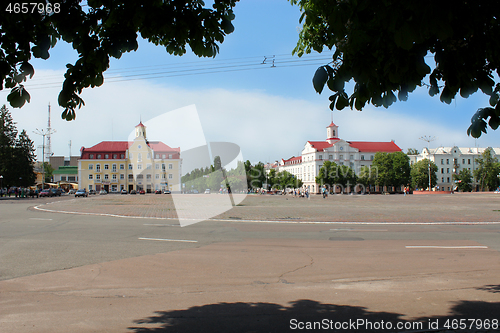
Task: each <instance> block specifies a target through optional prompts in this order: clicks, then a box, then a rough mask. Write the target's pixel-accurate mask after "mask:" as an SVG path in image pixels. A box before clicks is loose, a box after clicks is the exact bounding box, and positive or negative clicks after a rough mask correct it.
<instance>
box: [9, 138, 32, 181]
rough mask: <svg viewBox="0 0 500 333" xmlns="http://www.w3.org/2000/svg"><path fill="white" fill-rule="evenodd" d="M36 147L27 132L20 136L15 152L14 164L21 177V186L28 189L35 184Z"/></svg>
mask: <svg viewBox="0 0 500 333" xmlns="http://www.w3.org/2000/svg"><path fill="white" fill-rule="evenodd" d="M35 160H36V157H35V145H34V143H33V141H31V140H30V138H29V136H28V134H27V133H26V130H23V131H22V132H21V134H19V138H18V140H17V142H16V146H15V151H14V161H15V162H14V163H15V167H16V171H17V173H18V175H19V186H24V187H28V186H31V185H33V184H35V181H36V174H35V172H34V166H35Z"/></svg>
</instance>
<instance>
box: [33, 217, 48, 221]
mask: <svg viewBox="0 0 500 333" xmlns="http://www.w3.org/2000/svg"><path fill="white" fill-rule="evenodd" d="M30 220H39V221H52V219H42V218H39V217H30Z"/></svg>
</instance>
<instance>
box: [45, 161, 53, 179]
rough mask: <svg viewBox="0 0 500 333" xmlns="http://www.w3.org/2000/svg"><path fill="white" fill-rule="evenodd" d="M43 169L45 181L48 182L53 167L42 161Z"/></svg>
mask: <svg viewBox="0 0 500 333" xmlns="http://www.w3.org/2000/svg"><path fill="white" fill-rule="evenodd" d="M43 170H44V172H45V183H50V182H51V181H52V176H53V174H54V168H53V167H52V165H50V163H49V162H43Z"/></svg>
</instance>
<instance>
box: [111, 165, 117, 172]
mask: <svg viewBox="0 0 500 333" xmlns="http://www.w3.org/2000/svg"><path fill="white" fill-rule="evenodd" d="M111 171H113V172H116V164H113V166H112V167H111Z"/></svg>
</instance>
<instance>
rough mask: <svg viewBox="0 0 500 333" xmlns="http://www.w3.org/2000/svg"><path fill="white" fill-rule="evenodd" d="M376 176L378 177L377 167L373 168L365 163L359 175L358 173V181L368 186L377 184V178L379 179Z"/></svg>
mask: <svg viewBox="0 0 500 333" xmlns="http://www.w3.org/2000/svg"><path fill="white" fill-rule="evenodd" d="M376 177H377V175H376V172H375V169H374V170H372V168H371V167H369V166H366V165H365V166H363V167H361V169H360V170H359V175H358V179H357V181H358V183H360V184H362V185H363V186H365V187H367V186H370V185H373V184H375V182H376V179H377V178H376Z"/></svg>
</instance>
